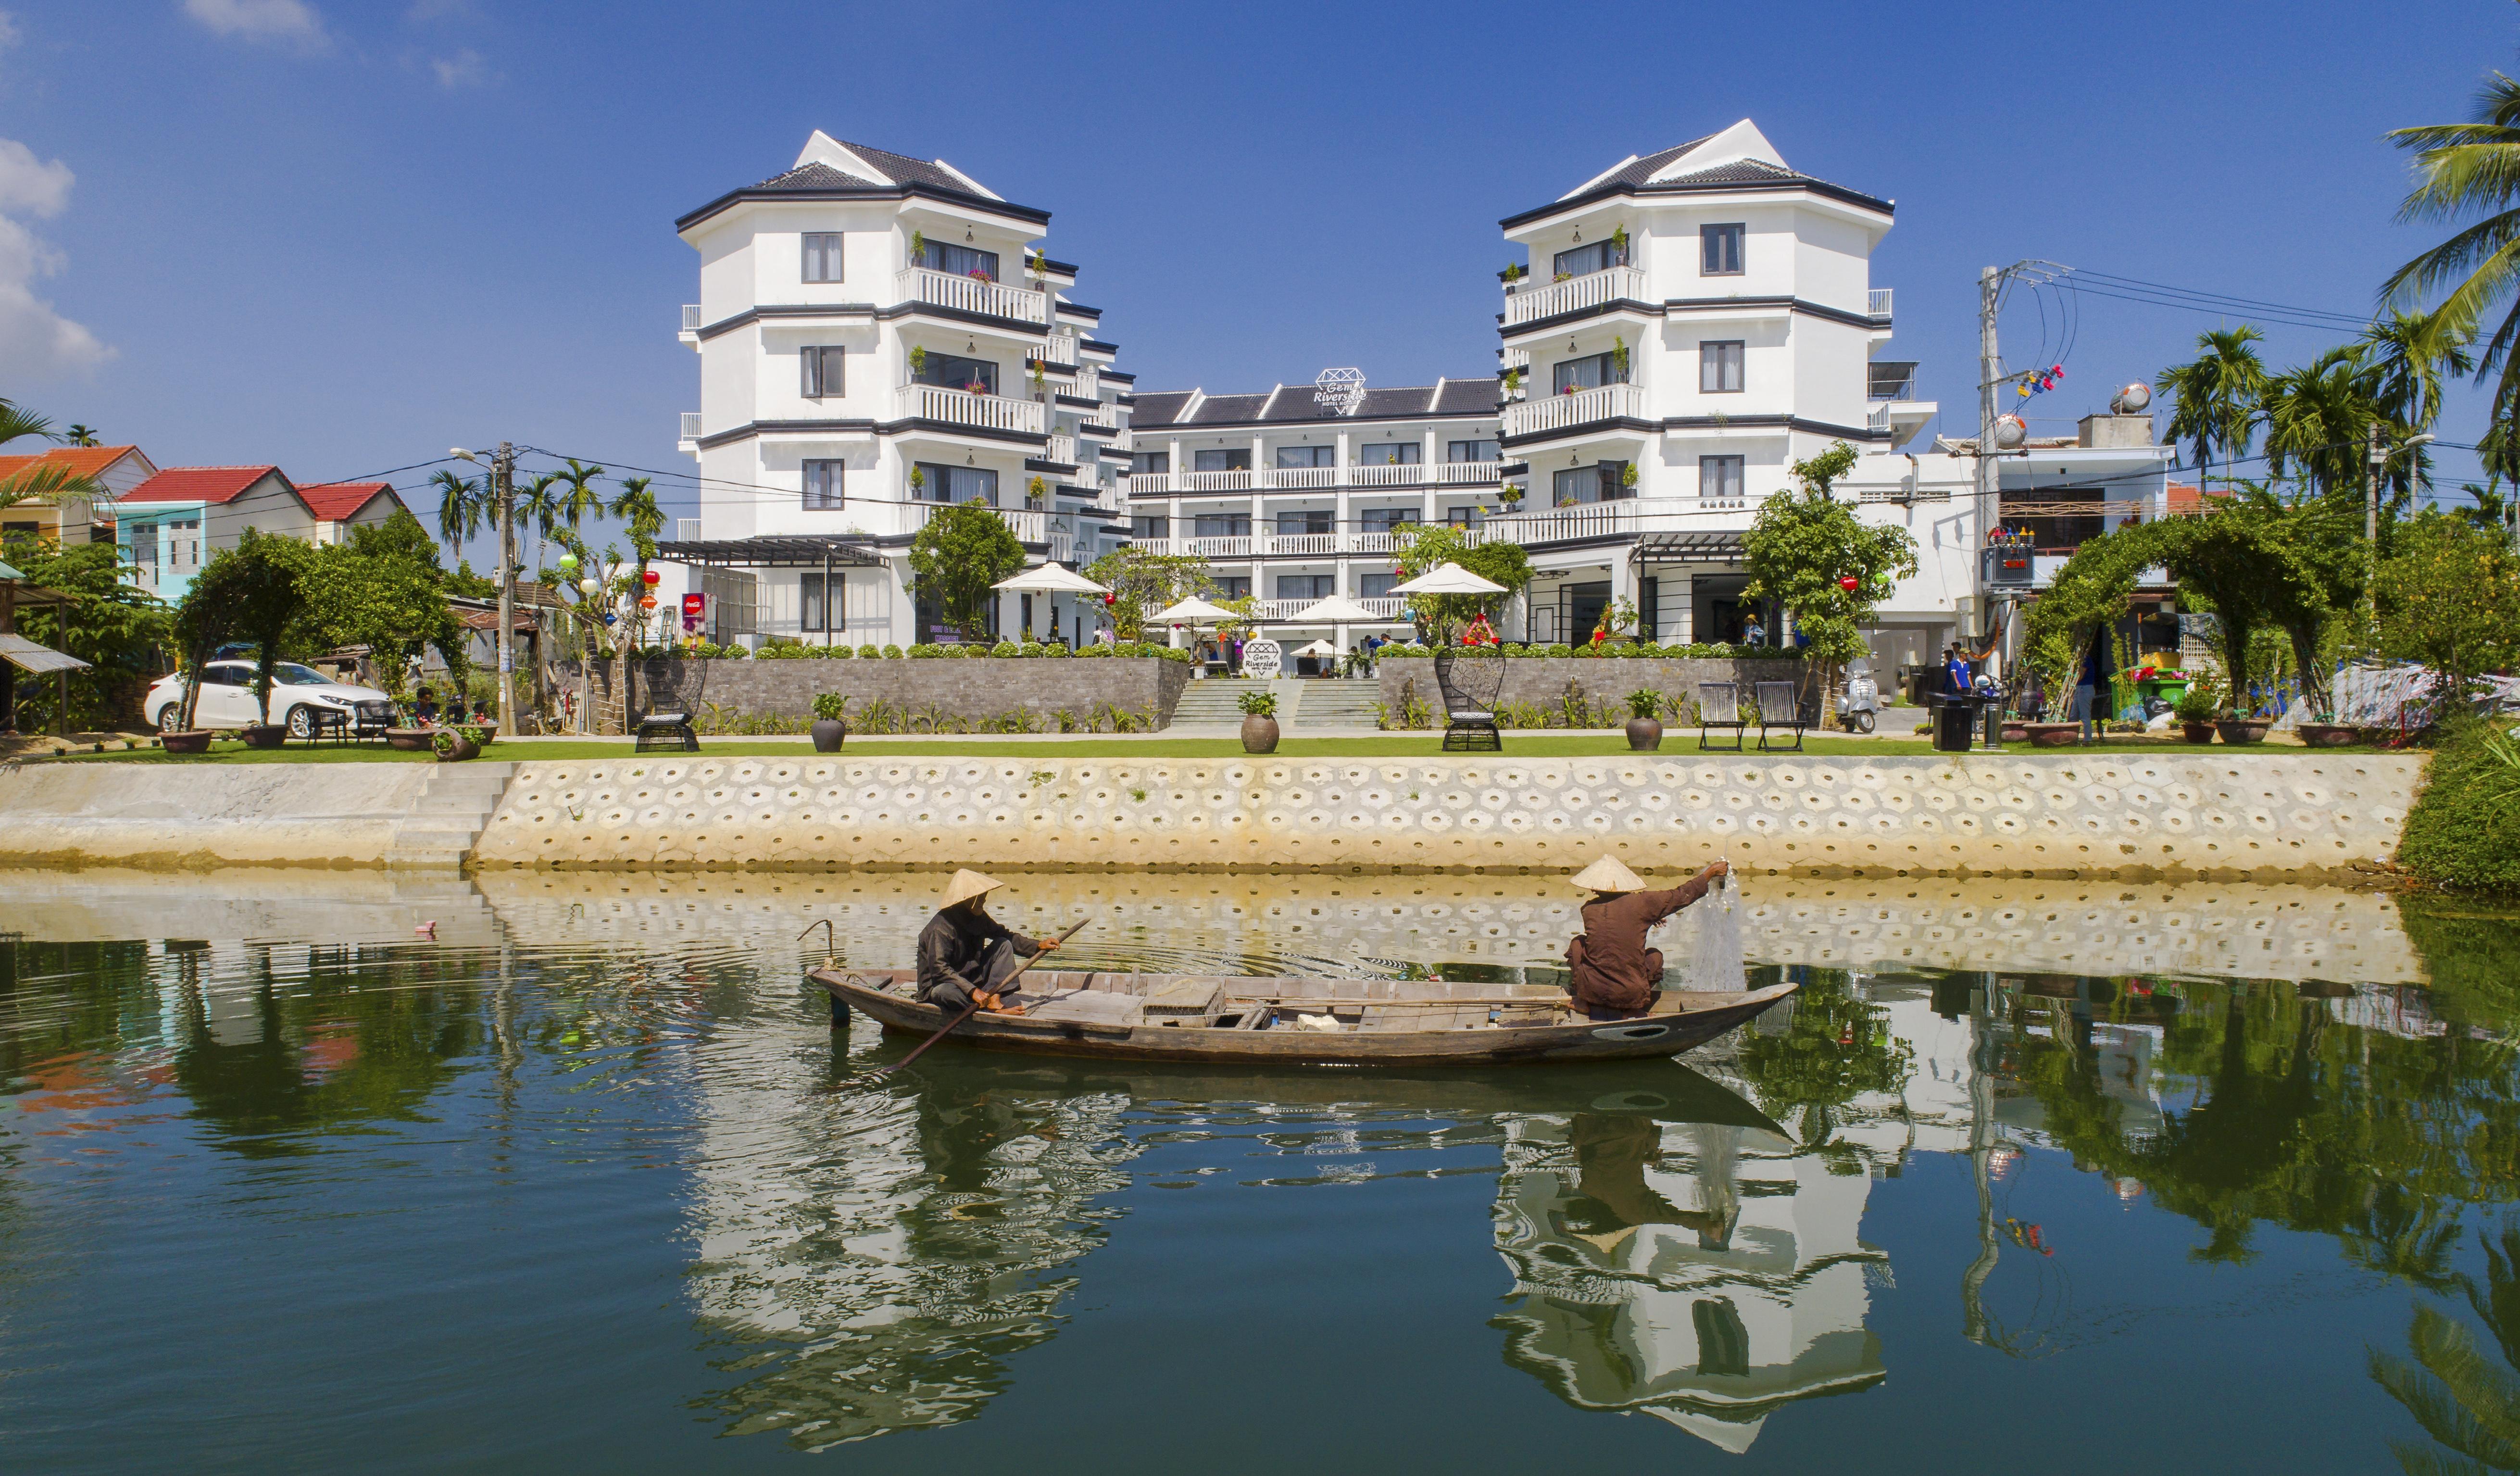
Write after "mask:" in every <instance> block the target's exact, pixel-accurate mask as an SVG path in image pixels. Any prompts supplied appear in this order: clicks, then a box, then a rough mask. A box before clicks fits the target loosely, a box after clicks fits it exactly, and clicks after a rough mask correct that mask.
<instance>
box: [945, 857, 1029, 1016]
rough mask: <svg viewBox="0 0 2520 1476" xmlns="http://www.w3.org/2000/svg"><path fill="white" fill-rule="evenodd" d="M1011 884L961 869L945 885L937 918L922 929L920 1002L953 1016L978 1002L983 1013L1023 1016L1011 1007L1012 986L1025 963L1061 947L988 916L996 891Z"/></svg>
mask: <svg viewBox="0 0 2520 1476" xmlns="http://www.w3.org/2000/svg"><path fill="white" fill-rule="evenodd" d="M1005 885H1006V883H1005V882H1003V881H1000V880H998V879H997V878H996V877H994V876H983V875H981V874H980V873H979V872H973V871H968V870H965V871H958V872H955V873H954V875H953V878H952V879H951V880H949V881H947V882H946V883H945V897H944V900H943V901H942V902H940V903H938V904H937V908H936V916H935V917H930V918H928V919H927V925H926V926H925V927H923V928H921V929H920V930H919V998H920V999H921V1000H922V1001H924V1002H925V1003H927V1004H930V1005H934V1006H937V1007H938V1008H940V1009H943V1010H945V1011H946V1012H948V1013H954V1014H958V1013H960V1012H961V1011H962V1009H963V1006H966V1005H969V1004H971V1003H972V1002H973V1001H977V1002H978V1003H979V1006H980V1007H981V1008H982V1009H985V1010H993V1011H999V1012H1003V1013H1006V1014H1021V1013H1023V1008H1022V1006H1013V1007H1009V1006H1008V1005H1007V1002H1006V996H1007V995H1008V994H1009V993H1011V992H1012V991H1010V990H1008V988H1007V984H1008V982H1009V981H1010V980H1012V978H1013V977H1014V975H1015V971H1016V970H1017V969H1018V968H1020V967H1022V966H1023V961H1024V960H1026V959H1029V958H1032V957H1034V956H1035V955H1038V954H1041V953H1043V952H1045V951H1047V950H1049V949H1054V948H1057V946H1058V940H1057V939H1056V938H1052V939H1047V940H1045V939H1041V938H1027V937H1025V936H1024V935H1023V934H1021V933H1018V932H1015V931H1013V930H1012V929H1011V928H1009V927H1007V926H1006V925H1005V924H1003V923H1001V922H999V921H998V919H996V918H995V917H990V916H989V915H988V912H987V910H986V908H985V906H984V904H985V903H986V901H987V899H988V895H989V893H991V892H994V891H996V890H997V889H998V888H1000V887H1002V886H1005Z"/></svg>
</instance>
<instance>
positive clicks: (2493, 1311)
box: [2369, 1225, 2520, 1476]
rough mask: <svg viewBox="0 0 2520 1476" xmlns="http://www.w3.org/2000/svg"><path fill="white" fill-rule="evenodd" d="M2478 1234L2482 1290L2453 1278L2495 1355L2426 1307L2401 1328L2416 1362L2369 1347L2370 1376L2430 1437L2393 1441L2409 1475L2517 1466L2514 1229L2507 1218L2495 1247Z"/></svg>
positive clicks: (2519, 1311) (2517, 1241) (2519, 1387)
mask: <svg viewBox="0 0 2520 1476" xmlns="http://www.w3.org/2000/svg"><path fill="white" fill-rule="evenodd" d="M2477 1238H2478V1239H2479V1240H2481V1241H2483V1242H2484V1245H2485V1262H2486V1266H2485V1278H2486V1284H2485V1286H2484V1287H2483V1288H2482V1289H2480V1288H2479V1287H2478V1286H2477V1285H2476V1282H2475V1281H2474V1279H2473V1278H2471V1277H2467V1276H2461V1277H2460V1278H2459V1279H2460V1280H2462V1281H2464V1282H2466V1285H2467V1304H2468V1307H2469V1309H2470V1310H2471V1311H2473V1312H2474V1313H2475V1314H2476V1317H2477V1320H2479V1321H2481V1322H2483V1323H2484V1324H2485V1329H2486V1331H2487V1332H2489V1333H2491V1334H2493V1336H2494V1340H2495V1343H2496V1344H2497V1345H2498V1350H2499V1352H2500V1353H2501V1360H2500V1362H2496V1361H2495V1360H2494V1359H2492V1358H2490V1357H2488V1356H2487V1354H2486V1353H2485V1352H2484V1350H2483V1349H2481V1348H2480V1347H2479V1346H2478V1345H2477V1340H2476V1335H2475V1334H2474V1333H2472V1332H2470V1331H2468V1330H2467V1329H2466V1328H2465V1327H2463V1326H2461V1325H2460V1324H2458V1323H2457V1322H2454V1321H2453V1320H2451V1319H2449V1318H2447V1317H2445V1316H2443V1315H2442V1313H2441V1312H2440V1311H2439V1310H2437V1309H2435V1308H2432V1307H2429V1306H2427V1307H2418V1308H2416V1309H2415V1319H2414V1325H2413V1326H2411V1327H2409V1328H2408V1330H2407V1344H2408V1347H2409V1348H2410V1349H2412V1350H2413V1352H2414V1355H2415V1361H2414V1363H2411V1364H2409V1363H2408V1362H2406V1361H2405V1360H2402V1359H2394V1358H2389V1357H2387V1356H2385V1355H2383V1354H2382V1353H2380V1351H2379V1350H2377V1349H2373V1350H2371V1351H2370V1354H2369V1368H2370V1371H2371V1378H2372V1380H2373V1381H2374V1382H2376V1383H2377V1384H2379V1386H2380V1387H2381V1388H2382V1389H2384V1390H2386V1391H2388V1394H2389V1397H2390V1398H2392V1399H2394V1400H2396V1401H2397V1402H2398V1403H2399V1404H2401V1405H2403V1406H2405V1407H2406V1410H2407V1412H2408V1414H2411V1415H2413V1416H2414V1417H2415V1422H2416V1423H2417V1424H2420V1425H2422V1426H2423V1427H2424V1433H2425V1434H2427V1435H2429V1436H2431V1437H2432V1438H2433V1444H2432V1445H2429V1446H2425V1445H2418V1444H2416V1443H2415V1442H2413V1441H2395V1442H2392V1443H2391V1449H2393V1450H2394V1451H2396V1452H2397V1455H2398V1464H2399V1465H2401V1466H2403V1467H2404V1468H2406V1470H2407V1471H2408V1473H2409V1476H2429V1473H2434V1472H2441V1473H2450V1472H2468V1471H2479V1472H2482V1471H2486V1470H2496V1471H2510V1470H2520V1377H2515V1376H2514V1374H2513V1368H2514V1367H2515V1366H2520V1275H2515V1268H2520V1228H2515V1227H2513V1226H2510V1225H2505V1226H2504V1227H2503V1229H2502V1234H2501V1242H2502V1243H2501V1245H2500V1246H2499V1247H2498V1246H2497V1245H2496V1244H2495V1243H2494V1242H2493V1241H2492V1240H2487V1239H2485V1237H2484V1236H2483V1235H2482V1234H2480V1235H2479V1236H2478V1237H2477Z"/></svg>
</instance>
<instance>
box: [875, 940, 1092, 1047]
mask: <svg viewBox="0 0 2520 1476" xmlns="http://www.w3.org/2000/svg"><path fill="white" fill-rule="evenodd" d="M1093 920H1094V919H1093V918H1091V917H1088V918H1086V919H1085V922H1091V921H1093ZM1085 922H1079V923H1077V924H1076V925H1075V926H1074V927H1071V928H1069V929H1068V930H1067V931H1065V932H1063V933H1060V934H1059V935H1058V936H1057V937H1056V938H1053V939H1051V940H1050V941H1052V942H1053V943H1064V942H1066V941H1067V940H1068V939H1070V938H1073V937H1075V936H1076V935H1077V934H1078V933H1080V932H1082V931H1084V930H1085ZM1049 953H1050V950H1049V949H1046V948H1045V949H1043V950H1042V951H1041V952H1040V953H1037V954H1035V955H1033V956H1032V957H1031V958H1029V959H1026V960H1024V961H1023V965H1022V966H1021V967H1019V968H1017V969H1016V970H1015V971H1014V972H1013V973H1012V974H1009V975H1008V976H1007V982H1006V986H1005V987H1003V988H1001V989H1000V990H999V991H997V992H998V994H999V995H1000V996H1001V997H1004V996H1005V995H1007V994H1010V993H1012V992H1013V986H1014V982H1015V980H1017V979H1020V978H1022V977H1023V976H1024V974H1025V973H1026V972H1027V971H1029V970H1030V969H1031V968H1032V966H1033V965H1034V964H1036V963H1038V962H1041V961H1042V960H1043V959H1044V958H1045V957H1047V956H1048V955H1049ZM979 1007H980V1000H979V996H978V994H977V993H976V992H974V993H973V995H972V998H971V1003H970V1004H968V1005H966V1006H963V1012H962V1013H961V1014H958V1015H956V1016H954V1018H952V1019H950V1020H947V1021H946V1022H945V1028H944V1029H942V1030H939V1031H937V1032H936V1033H935V1034H934V1035H931V1036H929V1037H928V1038H927V1039H925V1040H923V1041H921V1042H920V1043H919V1044H918V1045H917V1046H915V1047H913V1048H912V1049H911V1051H910V1053H909V1054H908V1055H905V1056H903V1057H902V1058H901V1059H899V1060H897V1061H895V1062H893V1063H892V1064H891V1065H889V1066H878V1067H877V1068H876V1075H877V1076H890V1075H891V1074H892V1073H894V1072H896V1071H898V1070H900V1069H901V1068H902V1067H904V1066H907V1065H909V1064H910V1063H911V1062H912V1061H915V1060H917V1059H919V1057H920V1056H921V1054H922V1053H923V1052H924V1051H926V1050H927V1048H928V1047H930V1046H933V1045H935V1044H936V1043H937V1042H938V1041H941V1040H943V1039H945V1037H947V1036H949V1035H952V1034H953V1033H954V1027H955V1026H957V1025H960V1024H962V1023H963V1022H964V1021H965V1020H967V1019H969V1018H970V1017H971V1016H972V1014H973V1013H974V1012H975V1011H977V1010H978V1009H979Z"/></svg>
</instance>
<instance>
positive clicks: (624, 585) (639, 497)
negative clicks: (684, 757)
mask: <svg viewBox="0 0 2520 1476" xmlns="http://www.w3.org/2000/svg"><path fill="white" fill-rule="evenodd" d="M605 511H606V512H607V513H608V514H611V515H612V516H613V517H614V518H615V519H617V520H618V521H619V522H620V523H621V525H622V528H623V530H624V531H625V532H627V533H628V534H629V535H630V551H631V555H632V560H631V562H630V564H629V565H628V566H627V567H624V568H622V569H621V570H620V572H619V574H618V575H617V576H616V577H615V579H614V582H613V589H612V596H613V599H614V600H615V601H617V602H618V604H619V611H618V618H617V619H615V620H614V622H613V625H612V657H613V669H614V670H615V671H617V672H619V673H620V676H621V680H620V681H618V682H616V683H614V684H613V688H612V691H613V697H614V701H613V703H612V704H610V705H608V706H607V711H606V714H605V716H606V719H607V721H608V722H610V723H612V724H614V727H613V730H612V731H613V732H616V733H628V732H629V731H630V709H631V704H632V698H633V697H634V695H635V693H632V691H631V680H632V673H631V668H630V651H631V649H632V648H634V647H636V646H637V645H638V644H639V637H640V636H641V635H642V634H643V633H644V632H645V630H646V628H647V624H648V615H647V612H646V611H645V610H643V609H641V608H640V607H639V601H640V600H641V598H643V597H644V596H645V595H646V594H647V593H648V578H647V576H648V565H649V564H651V563H653V562H655V560H656V535H657V534H659V533H662V532H663V531H665V510H664V509H663V508H662V507H660V506H658V505H657V502H656V494H655V493H654V492H653V491H652V490H650V488H649V484H648V478H646V477H644V476H625V477H623V478H622V479H621V490H620V491H618V492H616V493H614V494H612V501H611V503H610V504H609V505H608V506H607V508H606V509H605Z"/></svg>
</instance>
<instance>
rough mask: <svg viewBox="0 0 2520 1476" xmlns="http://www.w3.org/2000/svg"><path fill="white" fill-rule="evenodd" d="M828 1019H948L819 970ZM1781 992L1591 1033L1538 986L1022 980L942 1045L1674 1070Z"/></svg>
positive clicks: (877, 980)
mask: <svg viewBox="0 0 2520 1476" xmlns="http://www.w3.org/2000/svg"><path fill="white" fill-rule="evenodd" d="M808 977H810V978H812V979H814V980H816V981H817V982H819V983H821V984H822V985H823V987H824V988H825V989H827V990H829V991H830V992H831V996H832V1010H833V1014H834V1018H837V1017H838V1016H839V1014H840V1011H842V1010H845V1009H858V1010H864V1011H865V1012H866V1013H867V1014H869V1015H871V1016H873V1017H874V1018H875V1019H876V1020H877V1022H878V1023H880V1024H881V1025H882V1026H883V1028H884V1029H886V1030H894V1031H901V1032H905V1033H909V1034H915V1035H922V1036H926V1035H933V1034H935V1033H936V1032H937V1031H938V1030H941V1029H943V1028H944V1026H945V1022H946V1021H947V1019H949V1018H950V1017H951V1016H950V1015H949V1014H948V1013H947V1012H946V1011H945V1010H942V1009H940V1008H938V1007H937V1006H933V1005H925V1004H922V1003H920V1001H919V999H918V998H917V988H918V979H917V974H916V972H915V971H914V970H911V969H906V968H895V969H882V968H843V967H839V966H837V965H826V966H824V967H821V968H817V969H814V970H812V971H811V972H810V973H809V975H808ZM1794 989H1795V986H1794V985H1792V984H1777V985H1773V986H1771V987H1769V988H1766V989H1752V990H1736V991H1733V992H1729V993H1716V992H1697V991H1667V992H1665V993H1664V994H1662V995H1660V996H1658V997H1657V998H1656V1000H1655V1002H1654V1006H1653V1009H1652V1010H1651V1012H1649V1013H1647V1014H1644V1015H1642V1016H1639V1017H1638V1018H1635V1019H1627V1020H1593V1019H1586V1018H1584V1017H1582V1016H1580V1015H1576V1014H1574V1013H1573V1012H1572V1011H1571V1010H1569V1009H1568V1007H1567V997H1566V994H1565V991H1563V990H1562V989H1558V988H1556V987H1553V986H1549V985H1501V984H1486V983H1459V984H1455V983H1445V982H1442V981H1437V980H1415V979H1314V978H1300V977H1297V978H1254V977H1242V976H1238V975H1228V974H1140V973H1085V972H1074V971H1068V972H1054V971H1049V970H1035V971H1033V972H1031V973H1028V974H1026V975H1025V976H1024V979H1023V992H1022V993H1020V994H1018V995H1017V996H1015V1003H1016V1004H1019V1005H1021V1006H1024V1011H1025V1012H1024V1013H1022V1014H1020V1015H1010V1014H975V1015H973V1016H971V1018H970V1019H968V1020H967V1021H965V1022H964V1023H963V1024H962V1025H961V1026H959V1027H957V1028H956V1030H955V1031H954V1034H953V1036H952V1037H951V1038H950V1039H951V1040H952V1041H958V1042H961V1043H963V1044H966V1045H970V1046H977V1047H980V1048H982V1049H983V1050H990V1051H1032V1052H1036V1053H1040V1054H1046V1055H1083V1056H1102V1057H1113V1058H1124V1059H1132V1060H1146V1061H1232V1062H1238V1063H1241V1064H1245V1065H1255V1066H1257V1065H1281V1066H1429V1065H1444V1066H1474V1065H1500V1066H1502V1065H1528V1064H1531V1063H1534V1062H1540V1061H1601V1060H1624V1059H1632V1058H1635V1057H1638V1056H1655V1055H1677V1054H1679V1053H1680V1052H1681V1051H1687V1050H1689V1049H1690V1048H1692V1047H1696V1046H1702V1045H1704V1044H1706V1043H1707V1042H1708V1041H1711V1040H1714V1039H1715V1038H1717V1037H1718V1036H1721V1035H1723V1034H1724V1033H1725V1032H1727V1031H1729V1030H1731V1029H1733V1027H1734V1026H1736V1025H1741V1024H1745V1023H1747V1022H1748V1021H1750V1020H1752V1019H1754V1018H1756V1017H1757V1016H1758V1014H1759V1012H1760V1011H1761V1010H1764V1009H1766V1008H1767V1007H1768V1006H1771V1005H1774V1004H1776V1003H1777V1002H1778V1000H1781V999H1784V998H1785V997H1786V996H1788V995H1791V994H1792V993H1793V992H1794Z"/></svg>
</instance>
